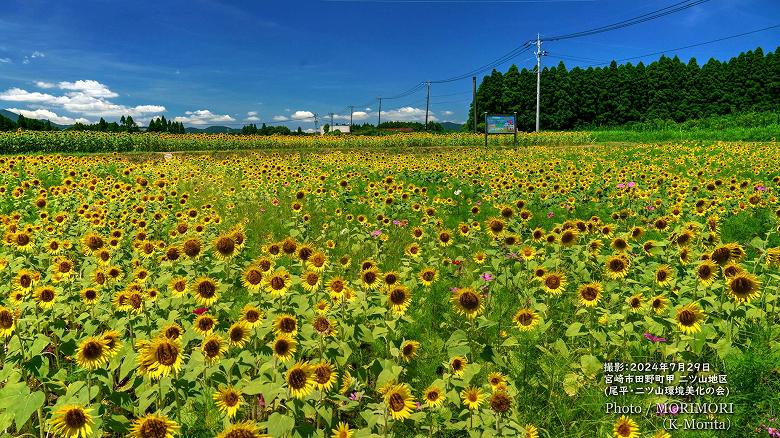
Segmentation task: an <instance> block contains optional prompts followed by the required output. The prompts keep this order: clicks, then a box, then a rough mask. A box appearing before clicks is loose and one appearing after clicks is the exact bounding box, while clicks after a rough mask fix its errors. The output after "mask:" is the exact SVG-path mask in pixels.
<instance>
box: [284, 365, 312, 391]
mask: <svg viewBox="0 0 780 438" xmlns="http://www.w3.org/2000/svg"><path fill="white" fill-rule="evenodd" d="M308 380H309V376H308V374H307V373H306V371H304V370H302V369H300V368H295V369H293V370H292V371H290V377H288V378H287V383H289V384H290V388H292V389H303V388H305V387H306V382H307V381H308Z"/></svg>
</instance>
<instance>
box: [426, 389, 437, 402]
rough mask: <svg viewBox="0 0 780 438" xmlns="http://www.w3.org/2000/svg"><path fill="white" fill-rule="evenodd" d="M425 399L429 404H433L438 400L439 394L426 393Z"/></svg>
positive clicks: (435, 392)
mask: <svg viewBox="0 0 780 438" xmlns="http://www.w3.org/2000/svg"><path fill="white" fill-rule="evenodd" d="M425 399H426V400H428V401H430V402H435V401H436V400H438V399H439V392H438V391H428V393H427V394H425Z"/></svg>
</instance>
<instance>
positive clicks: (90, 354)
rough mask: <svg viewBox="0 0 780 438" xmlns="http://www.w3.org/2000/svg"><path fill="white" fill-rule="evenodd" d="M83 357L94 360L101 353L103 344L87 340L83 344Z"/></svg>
mask: <svg viewBox="0 0 780 438" xmlns="http://www.w3.org/2000/svg"><path fill="white" fill-rule="evenodd" d="M83 352H84V358H86V359H87V360H95V359H97V358H99V357H100V356H101V355H102V354H103V346H102V345H101V344H100V343H99V342H95V341H89V342H87V344H86V345H84V350H83Z"/></svg>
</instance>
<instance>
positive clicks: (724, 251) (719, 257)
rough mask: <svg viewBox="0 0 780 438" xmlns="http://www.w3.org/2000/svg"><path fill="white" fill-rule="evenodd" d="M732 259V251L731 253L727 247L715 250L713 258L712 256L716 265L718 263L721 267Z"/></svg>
mask: <svg viewBox="0 0 780 438" xmlns="http://www.w3.org/2000/svg"><path fill="white" fill-rule="evenodd" d="M730 257H731V251H729V249H728V248H725V247H720V248H715V250H714V251H712V256H711V258H712V260H713V261H715V263H718V264H720V265H722V264H724V263H726V262H727V261H729V258H730Z"/></svg>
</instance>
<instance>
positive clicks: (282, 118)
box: [273, 116, 290, 122]
mask: <svg viewBox="0 0 780 438" xmlns="http://www.w3.org/2000/svg"><path fill="white" fill-rule="evenodd" d="M273 119H274V121H275V122H286V121H288V120H290V119H289V118H288V117H286V116H274V117H273Z"/></svg>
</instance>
